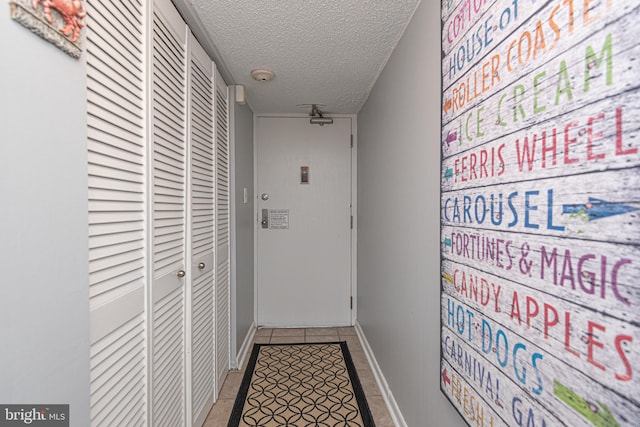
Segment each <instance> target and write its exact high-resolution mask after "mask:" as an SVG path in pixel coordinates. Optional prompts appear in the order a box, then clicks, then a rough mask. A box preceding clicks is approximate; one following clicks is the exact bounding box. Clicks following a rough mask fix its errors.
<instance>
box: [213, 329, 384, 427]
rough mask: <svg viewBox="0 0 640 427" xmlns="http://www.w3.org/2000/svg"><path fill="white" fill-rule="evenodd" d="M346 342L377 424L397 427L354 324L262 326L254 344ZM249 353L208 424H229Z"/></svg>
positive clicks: (231, 376)
mask: <svg viewBox="0 0 640 427" xmlns="http://www.w3.org/2000/svg"><path fill="white" fill-rule="evenodd" d="M331 341H346V342H347V345H348V346H349V352H350V353H351V358H352V359H353V364H354V365H355V366H356V370H357V371H358V377H359V378H360V383H361V384H362V388H363V389H364V393H365V395H366V397H367V403H368V404H369V409H370V410H371V414H372V415H373V419H374V422H375V424H376V427H394V425H393V421H391V416H390V415H389V411H388V410H387V406H386V405H385V403H384V399H383V398H382V395H381V393H380V390H379V389H378V385H377V384H376V380H375V378H374V376H373V373H372V371H371V367H370V366H369V362H368V361H367V357H366V356H365V354H364V351H363V350H362V346H361V345H360V340H359V339H358V337H357V335H356V331H355V329H354V328H352V327H346V328H306V329H304V328H298V329H268V328H265V329H258V330H257V331H256V335H255V338H254V340H253V342H254V343H257V344H277V343H283V344H286V343H299V342H331ZM248 359H249V355H247V357H246V358H245V361H244V364H245V366H243V367H242V369H241V370H238V371H230V372H229V375H227V379H226V380H225V382H224V385H223V386H222V390H221V392H220V398H219V399H218V401H217V402H216V404H215V405H213V408H212V409H211V412H209V415H208V416H207V419H206V421H205V423H204V427H227V423H228V421H229V416H230V415H231V410H232V409H233V404H234V402H235V398H236V394H237V393H238V389H239V388H240V383H241V382H242V377H243V376H244V368H245V367H246V363H247V362H248Z"/></svg>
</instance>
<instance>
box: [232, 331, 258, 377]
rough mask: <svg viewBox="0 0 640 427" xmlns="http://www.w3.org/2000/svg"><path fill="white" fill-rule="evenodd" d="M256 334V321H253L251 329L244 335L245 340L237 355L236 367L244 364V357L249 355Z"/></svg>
mask: <svg viewBox="0 0 640 427" xmlns="http://www.w3.org/2000/svg"><path fill="white" fill-rule="evenodd" d="M255 335H256V323H255V322H252V323H251V326H249V331H247V335H246V336H245V337H244V341H243V342H242V347H240V350H239V351H238V354H237V355H236V369H240V368H242V366H243V364H244V359H245V358H246V357H247V355H248V354H249V352H250V351H251V343H252V342H253V337H254V336H255Z"/></svg>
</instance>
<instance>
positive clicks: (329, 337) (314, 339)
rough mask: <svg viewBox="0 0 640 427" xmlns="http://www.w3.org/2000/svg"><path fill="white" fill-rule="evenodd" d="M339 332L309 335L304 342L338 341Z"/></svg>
mask: <svg viewBox="0 0 640 427" xmlns="http://www.w3.org/2000/svg"><path fill="white" fill-rule="evenodd" d="M337 341H339V339H338V334H335V335H311V336H309V335H307V337H306V338H305V341H304V342H337Z"/></svg>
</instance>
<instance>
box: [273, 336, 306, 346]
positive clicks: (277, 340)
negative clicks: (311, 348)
mask: <svg viewBox="0 0 640 427" xmlns="http://www.w3.org/2000/svg"><path fill="white" fill-rule="evenodd" d="M303 342H304V335H302V336H292V337H279V336H273V337H271V344H298V343H303Z"/></svg>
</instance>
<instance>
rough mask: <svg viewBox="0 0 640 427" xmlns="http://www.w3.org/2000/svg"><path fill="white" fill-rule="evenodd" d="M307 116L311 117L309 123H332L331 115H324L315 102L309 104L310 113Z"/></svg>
mask: <svg viewBox="0 0 640 427" xmlns="http://www.w3.org/2000/svg"><path fill="white" fill-rule="evenodd" d="M309 116H310V117H311V118H310V119H309V123H311V124H312V125H320V126H324V125H332V124H333V119H332V118H331V117H325V116H324V115H323V114H322V111H320V108H318V105H317V104H311V114H310V115H309Z"/></svg>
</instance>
